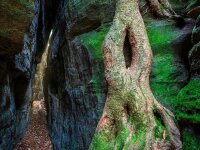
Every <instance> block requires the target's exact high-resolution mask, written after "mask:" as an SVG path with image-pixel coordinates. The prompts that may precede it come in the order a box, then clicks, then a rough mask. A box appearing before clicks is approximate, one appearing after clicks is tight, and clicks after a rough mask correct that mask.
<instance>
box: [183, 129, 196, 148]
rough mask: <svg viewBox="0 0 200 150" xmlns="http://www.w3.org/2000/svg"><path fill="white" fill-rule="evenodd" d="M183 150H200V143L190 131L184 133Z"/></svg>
mask: <svg viewBox="0 0 200 150" xmlns="http://www.w3.org/2000/svg"><path fill="white" fill-rule="evenodd" d="M183 150H200V142H199V141H198V140H197V138H196V137H195V134H194V133H193V132H191V131H189V130H184V132H183Z"/></svg>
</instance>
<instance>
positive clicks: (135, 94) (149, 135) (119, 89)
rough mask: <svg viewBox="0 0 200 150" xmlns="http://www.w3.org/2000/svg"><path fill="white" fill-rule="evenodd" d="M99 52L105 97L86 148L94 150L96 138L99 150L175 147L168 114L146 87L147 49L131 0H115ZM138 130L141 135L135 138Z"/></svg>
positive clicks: (149, 61) (176, 134)
mask: <svg viewBox="0 0 200 150" xmlns="http://www.w3.org/2000/svg"><path fill="white" fill-rule="evenodd" d="M127 40H128V41H127ZM124 43H125V44H124ZM127 43H128V44H129V45H127ZM123 50H125V51H126V53H129V55H123ZM103 51H104V63H105V74H106V79H107V82H108V96H107V101H106V105H105V108H104V112H103V115H102V118H101V120H100V122H99V124H98V127H97V131H96V134H95V136H94V139H93V142H92V143H91V146H90V149H99V148H98V142H100V141H101V142H102V143H104V144H105V147H106V148H104V149H141V148H144V149H146V150H149V149H155V150H157V149H162V150H164V149H180V148H181V141H180V133H179V130H178V128H177V127H176V125H175V123H174V121H173V114H172V113H171V112H170V111H169V110H168V109H166V108H165V107H163V106H162V105H161V104H160V103H159V102H158V101H157V100H156V99H155V97H154V96H153V94H152V91H151V89H150V86H149V74H150V71H151V64H152V51H151V47H150V44H149V40H148V37H147V33H146V29H145V25H144V22H143V19H142V16H141V14H140V11H139V6H138V1H137V0H117V5H116V14H115V17H114V20H113V25H112V26H111V28H110V31H109V32H108V34H107V36H106V38H105V41H104V44H103ZM158 122H160V124H162V126H163V127H164V130H163V132H162V134H161V135H159V136H160V137H161V138H157V137H156V136H155V133H156V130H157V128H159V123H158ZM140 133H144V134H143V138H138V137H141V136H140V135H142V134H140ZM122 134H123V135H122ZM137 138H138V139H144V140H143V141H137ZM142 142H143V144H140V143H142ZM106 143H107V144H108V146H106Z"/></svg>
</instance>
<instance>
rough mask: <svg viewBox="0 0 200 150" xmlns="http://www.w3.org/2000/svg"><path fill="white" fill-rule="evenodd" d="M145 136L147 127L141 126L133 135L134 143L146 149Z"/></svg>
mask: <svg viewBox="0 0 200 150" xmlns="http://www.w3.org/2000/svg"><path fill="white" fill-rule="evenodd" d="M145 138H146V128H140V129H139V130H138V131H137V132H136V133H135V134H134V135H133V138H132V139H133V143H136V144H137V145H139V147H140V149H141V150H142V149H144V147H145Z"/></svg>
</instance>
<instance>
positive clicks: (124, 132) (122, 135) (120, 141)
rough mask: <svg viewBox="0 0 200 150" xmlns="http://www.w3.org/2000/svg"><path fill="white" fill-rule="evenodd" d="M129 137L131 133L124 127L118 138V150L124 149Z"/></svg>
mask: <svg viewBox="0 0 200 150" xmlns="http://www.w3.org/2000/svg"><path fill="white" fill-rule="evenodd" d="M128 135H129V132H128V131H127V130H126V128H124V127H123V128H122V130H121V132H120V134H119V135H118V136H117V138H116V148H117V150H120V149H122V148H123V146H124V142H125V140H126V138H127V137H128Z"/></svg>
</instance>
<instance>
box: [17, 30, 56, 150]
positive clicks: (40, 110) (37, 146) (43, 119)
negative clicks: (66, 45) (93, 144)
mask: <svg viewBox="0 0 200 150" xmlns="http://www.w3.org/2000/svg"><path fill="white" fill-rule="evenodd" d="M52 33H53V31H51V33H50V36H49V40H48V43H47V46H46V48H45V51H44V54H43V55H42V59H41V62H40V63H39V64H38V66H37V70H36V75H35V80H34V84H33V101H32V112H31V120H30V123H29V126H28V129H27V131H26V134H25V136H24V138H23V139H22V141H20V142H19V143H18V144H17V146H16V148H15V150H52V148H53V146H52V143H51V139H50V136H49V133H48V128H47V111H46V106H45V100H44V95H43V75H44V70H45V68H46V66H47V64H46V62H47V55H48V49H49V45H50V40H51V36H52Z"/></svg>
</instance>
